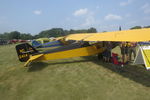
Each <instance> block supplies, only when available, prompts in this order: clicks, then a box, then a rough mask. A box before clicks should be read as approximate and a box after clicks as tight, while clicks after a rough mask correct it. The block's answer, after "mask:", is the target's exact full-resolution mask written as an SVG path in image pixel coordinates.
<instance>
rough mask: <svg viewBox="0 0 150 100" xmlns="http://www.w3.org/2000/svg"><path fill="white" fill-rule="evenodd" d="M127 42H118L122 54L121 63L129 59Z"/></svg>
mask: <svg viewBox="0 0 150 100" xmlns="http://www.w3.org/2000/svg"><path fill="white" fill-rule="evenodd" d="M129 46H130V44H129V42H121V44H120V50H121V55H122V63H123V64H125V63H128V61H129Z"/></svg>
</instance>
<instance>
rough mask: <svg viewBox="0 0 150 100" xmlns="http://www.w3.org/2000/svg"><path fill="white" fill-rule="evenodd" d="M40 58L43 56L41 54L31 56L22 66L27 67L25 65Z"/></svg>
mask: <svg viewBox="0 0 150 100" xmlns="http://www.w3.org/2000/svg"><path fill="white" fill-rule="evenodd" d="M41 56H43V54H39V55H35V56H31V57H30V59H29V60H28V61H27V62H26V63H25V64H24V66H25V67H27V65H28V64H29V63H30V62H32V61H34V60H36V59H37V58H39V57H41Z"/></svg>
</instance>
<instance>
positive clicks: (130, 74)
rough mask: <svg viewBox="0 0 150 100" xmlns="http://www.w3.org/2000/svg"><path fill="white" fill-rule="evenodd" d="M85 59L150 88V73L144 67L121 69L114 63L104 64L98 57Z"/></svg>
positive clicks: (135, 66)
mask: <svg viewBox="0 0 150 100" xmlns="http://www.w3.org/2000/svg"><path fill="white" fill-rule="evenodd" d="M84 58H85V59H92V60H91V61H92V62H94V63H95V64H97V65H101V66H102V67H104V68H107V69H109V70H111V71H113V72H115V73H117V74H119V75H121V76H123V77H126V78H128V79H130V80H133V81H135V82H137V83H140V84H142V85H144V86H146V87H150V71H148V70H146V69H145V68H144V66H142V65H125V66H124V67H121V66H119V65H114V64H112V63H104V62H103V61H101V60H98V59H97V58H96V57H94V56H93V57H92V58H91V57H84Z"/></svg>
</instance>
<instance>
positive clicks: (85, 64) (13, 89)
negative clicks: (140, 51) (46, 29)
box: [0, 45, 150, 100]
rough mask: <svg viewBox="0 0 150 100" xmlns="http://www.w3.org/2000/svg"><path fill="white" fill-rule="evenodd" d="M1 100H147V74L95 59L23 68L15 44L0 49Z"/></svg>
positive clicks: (149, 73) (149, 77)
mask: <svg viewBox="0 0 150 100" xmlns="http://www.w3.org/2000/svg"><path fill="white" fill-rule="evenodd" d="M0 56H1V57H0V98H1V99H2V100H150V71H147V70H146V69H145V68H144V67H143V66H142V65H138V66H135V65H128V66H125V67H124V69H123V70H120V69H119V67H118V66H115V65H113V64H111V63H103V62H102V61H99V60H97V58H96V56H91V57H78V58H70V59H63V60H55V61H49V62H37V63H33V64H32V67H31V68H29V69H28V68H24V67H23V64H24V63H21V62H19V61H18V58H17V55H16V52H15V45H8V46H0Z"/></svg>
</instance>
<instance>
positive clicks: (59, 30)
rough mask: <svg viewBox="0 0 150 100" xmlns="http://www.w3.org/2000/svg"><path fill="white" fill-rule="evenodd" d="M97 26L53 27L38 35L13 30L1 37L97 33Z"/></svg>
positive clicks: (29, 38)
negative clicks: (86, 27)
mask: <svg viewBox="0 0 150 100" xmlns="http://www.w3.org/2000/svg"><path fill="white" fill-rule="evenodd" d="M96 32H97V30H96V28H93V27H91V28H89V29H81V30H73V29H70V30H64V29H62V28H52V29H49V30H44V31H41V32H40V33H39V34H37V35H32V34H30V33H21V32H18V31H12V32H5V33H3V34H0V39H6V40H12V39H22V40H32V39H37V38H44V37H47V38H49V37H60V36H66V35H69V34H74V33H96Z"/></svg>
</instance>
